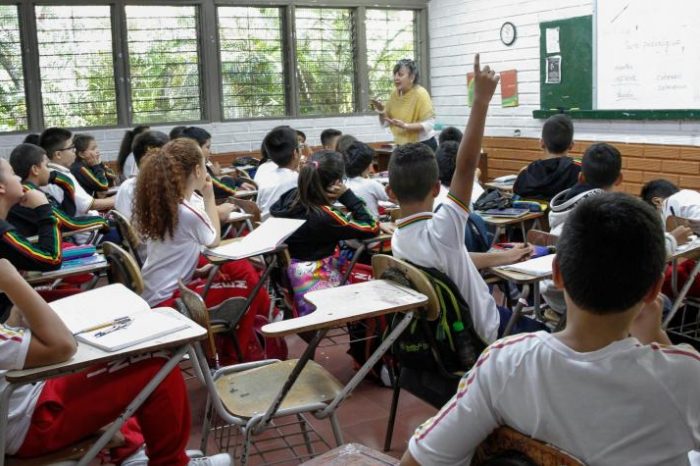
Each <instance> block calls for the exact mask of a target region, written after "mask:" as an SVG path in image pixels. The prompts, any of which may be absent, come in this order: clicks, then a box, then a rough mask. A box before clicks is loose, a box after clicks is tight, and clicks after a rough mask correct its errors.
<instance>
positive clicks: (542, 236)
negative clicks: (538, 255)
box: [527, 230, 559, 246]
mask: <svg viewBox="0 0 700 466" xmlns="http://www.w3.org/2000/svg"><path fill="white" fill-rule="evenodd" d="M558 239H559V237H558V236H557V235H553V234H551V233H547V232H546V231H542V230H530V231H528V232H527V242H528V243H530V244H534V245H536V246H556V245H557V240H558Z"/></svg>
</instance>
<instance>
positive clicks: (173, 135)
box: [168, 126, 187, 141]
mask: <svg viewBox="0 0 700 466" xmlns="http://www.w3.org/2000/svg"><path fill="white" fill-rule="evenodd" d="M185 128H187V126H176V127H174V128H173V129H171V130H170V133H168V137H169V138H170V140H171V141H172V140H173V139H177V138H180V137H182V132H183V131H184V130H185Z"/></svg>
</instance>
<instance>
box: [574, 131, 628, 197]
mask: <svg viewBox="0 0 700 466" xmlns="http://www.w3.org/2000/svg"><path fill="white" fill-rule="evenodd" d="M620 170H622V156H621V155H620V151H619V150H617V148H616V147H615V146H611V145H610V144H607V143H605V142H599V143H596V144H592V145H590V146H589V147H588V149H586V152H584V154H583V161H582V163H581V172H582V173H583V176H584V178H585V179H586V183H587V184H589V185H591V186H592V187H594V188H601V189H606V188H609V187H611V186H612V185H613V184H614V183H615V181H616V180H617V179H618V178H619V177H620Z"/></svg>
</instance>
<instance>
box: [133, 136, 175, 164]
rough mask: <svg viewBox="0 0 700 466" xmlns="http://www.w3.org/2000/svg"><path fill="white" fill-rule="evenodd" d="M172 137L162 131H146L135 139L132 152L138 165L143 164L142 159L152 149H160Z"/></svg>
mask: <svg viewBox="0 0 700 466" xmlns="http://www.w3.org/2000/svg"><path fill="white" fill-rule="evenodd" d="M169 140H170V137H169V136H168V135H167V134H165V133H162V132H160V131H150V130H149V131H146V132H143V133H141V134H139V135H138V136H136V138H135V139H134V144H133V145H132V146H131V152H132V153H133V154H134V161H135V162H136V166H139V165H140V164H141V159H142V158H143V156H144V155H146V154H147V153H148V151H149V150H151V149H158V148H160V147H163V146H164V145H166V144H167V143H168V141H169Z"/></svg>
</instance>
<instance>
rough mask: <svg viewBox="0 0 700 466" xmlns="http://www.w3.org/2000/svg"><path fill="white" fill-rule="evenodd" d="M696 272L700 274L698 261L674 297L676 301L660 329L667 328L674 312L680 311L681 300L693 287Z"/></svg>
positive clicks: (699, 262)
mask: <svg viewBox="0 0 700 466" xmlns="http://www.w3.org/2000/svg"><path fill="white" fill-rule="evenodd" d="M698 272H700V260H699V261H697V262H696V263H695V267H693V270H692V271H691V272H690V275H688V279H687V280H686V282H685V284H684V285H683V288H682V289H681V292H680V293H679V294H678V296H676V300H675V301H674V302H673V307H672V308H671V312H669V313H668V315H667V316H666V319H665V320H664V322H663V325H662V326H661V328H663V329H664V330H665V329H666V328H667V327H668V324H669V323H671V320H672V319H673V317H674V316H675V315H676V312H678V309H680V307H681V305H682V304H683V300H684V299H685V296H686V295H687V294H688V291H689V290H690V287H691V286H693V282H695V277H697V275H698Z"/></svg>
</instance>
